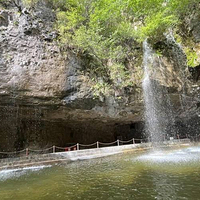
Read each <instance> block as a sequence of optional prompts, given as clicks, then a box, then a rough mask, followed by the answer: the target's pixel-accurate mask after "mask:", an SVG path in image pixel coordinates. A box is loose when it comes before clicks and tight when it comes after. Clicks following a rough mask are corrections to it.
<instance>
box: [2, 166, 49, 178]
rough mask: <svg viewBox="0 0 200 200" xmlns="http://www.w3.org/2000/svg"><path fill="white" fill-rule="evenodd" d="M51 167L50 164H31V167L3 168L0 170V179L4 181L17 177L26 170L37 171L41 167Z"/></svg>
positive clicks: (26, 171)
mask: <svg viewBox="0 0 200 200" xmlns="http://www.w3.org/2000/svg"><path fill="white" fill-rule="evenodd" d="M47 167H51V165H40V166H32V167H23V168H17V169H5V170H2V171H0V181H5V180H7V179H10V178H18V177H20V176H22V175H24V174H26V173H28V172H30V171H31V172H33V171H39V170H41V169H44V168H47Z"/></svg>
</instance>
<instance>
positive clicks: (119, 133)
mask: <svg viewBox="0 0 200 200" xmlns="http://www.w3.org/2000/svg"><path fill="white" fill-rule="evenodd" d="M66 113H67V112H65V113H64V114H62V113H60V112H58V111H57V108H51V109H50V108H49V107H48V108H47V107H45V108H41V107H38V106H13V105H4V106H1V107H0V120H1V124H0V151H16V150H17V151H18V150H21V149H25V148H31V149H44V148H48V147H52V146H53V145H56V146H59V147H67V146H71V145H74V144H76V143H81V144H91V143H94V142H96V141H100V142H103V143H109V142H113V141H116V140H117V139H119V140H123V141H127V140H131V139H132V138H137V139H141V138H142V137H143V127H144V124H143V122H141V121H139V122H131V121H129V122H127V121H124V122H123V121H115V120H113V119H112V120H108V119H103V120H102V119H96V118H95V119H93V118H89V119H84V118H80V116H76V115H74V116H71V115H69V113H70V112H69V113H68V114H66ZM136 142H140V141H136ZM130 143H131V142H130Z"/></svg>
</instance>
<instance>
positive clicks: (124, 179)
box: [0, 147, 200, 200]
mask: <svg viewBox="0 0 200 200" xmlns="http://www.w3.org/2000/svg"><path fill="white" fill-rule="evenodd" d="M199 191H200V147H188V148H184V149H176V150H165V151H164V152H163V151H155V152H143V153H133V152H130V153H126V154H123V155H122V154H121V155H115V156H111V157H106V158H100V159H93V160H86V161H78V162H74V163H71V164H64V163H62V164H59V165H53V166H36V167H30V168H24V169H15V170H4V171H1V172H0V200H6V199H9V200H11V199H12V200H40V199H41V200H57V199H62V200H78V199H85V200H98V199H99V200H100V199H103V200H114V199H116V200H117V199H119V200H123V199H124V200H125V199H134V200H137V199H142V200H150V199H159V200H168V199H169V200H173V199H174V200H178V199H183V200H188V199H191V200H199V199H200V192H199Z"/></svg>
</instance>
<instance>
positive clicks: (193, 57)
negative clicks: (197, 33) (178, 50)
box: [184, 48, 198, 67]
mask: <svg viewBox="0 0 200 200" xmlns="http://www.w3.org/2000/svg"><path fill="white" fill-rule="evenodd" d="M184 50H185V54H186V56H187V65H188V66H190V67H196V66H197V65H198V62H197V58H198V57H197V54H196V52H195V51H194V50H192V49H189V48H185V49H184Z"/></svg>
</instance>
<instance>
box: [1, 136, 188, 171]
mask: <svg viewBox="0 0 200 200" xmlns="http://www.w3.org/2000/svg"><path fill="white" fill-rule="evenodd" d="M189 144H190V140H189V139H184V140H173V141H167V142H165V143H164V144H163V145H162V146H163V147H166V146H177V145H189ZM150 148H152V144H151V143H140V144H130V145H123V146H111V147H103V148H95V149H86V150H77V151H68V152H58V153H50V154H42V155H34V156H27V157H19V158H8V159H1V160H0V170H3V169H12V168H21V167H27V166H36V165H44V164H48V165H49V164H54V163H59V162H72V161H77V160H86V159H93V158H100V157H105V156H111V155H114V154H119V153H125V152H127V151H135V150H146V149H150Z"/></svg>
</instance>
